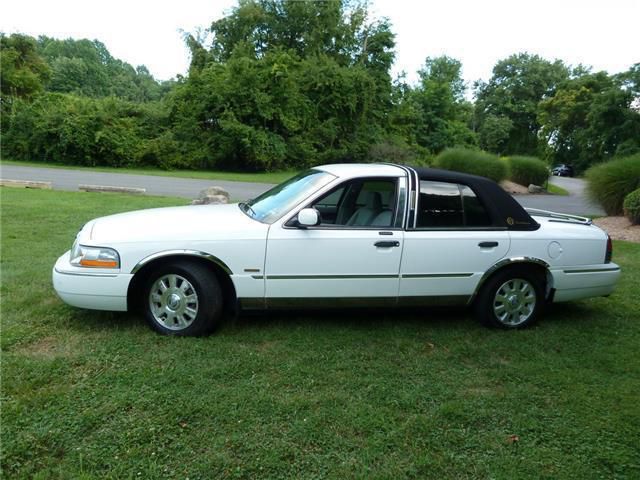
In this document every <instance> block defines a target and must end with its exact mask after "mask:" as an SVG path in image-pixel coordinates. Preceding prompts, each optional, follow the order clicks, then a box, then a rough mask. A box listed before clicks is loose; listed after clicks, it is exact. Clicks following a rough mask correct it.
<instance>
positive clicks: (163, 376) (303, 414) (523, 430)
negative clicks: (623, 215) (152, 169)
mask: <svg viewBox="0 0 640 480" xmlns="http://www.w3.org/2000/svg"><path fill="white" fill-rule="evenodd" d="M0 193H1V195H2V197H1V201H2V289H1V293H2V325H1V326H2V338H1V346H2V392H1V393H2V418H1V420H2V422H1V428H2V431H1V440H2V452H1V465H2V470H3V475H2V476H3V477H4V478H36V479H49V478H70V479H71V478H73V479H75V478H117V479H120V478H145V479H147V478H181V479H184V478H187V477H188V478H190V479H196V478H202V479H208V478H247V479H254V478H296V479H298V478H314V479H315V478H335V479H345V478H363V479H364V478H367V479H369V478H380V479H396V478H436V479H442V478H452V479H454V478H455V479H461V478H468V479H477V478H496V479H517V478H522V479H530V478H549V479H557V478H575V479H591V478H629V479H631V478H640V442H639V441H638V439H639V438H640V402H639V400H640V354H639V353H638V347H639V345H640V315H639V314H638V312H640V295H638V290H637V288H638V285H640V245H637V244H631V243H625V242H616V243H615V251H614V260H615V261H617V262H619V263H620V264H621V265H622V267H623V277H622V281H621V284H620V286H619V289H618V290H617V291H616V292H615V293H614V294H613V295H612V296H611V297H609V298H597V299H592V300H587V301H581V302H574V303H570V304H565V305H559V306H557V307H555V308H554V309H553V310H552V311H551V312H550V313H549V314H548V315H547V316H546V318H545V319H543V321H541V322H540V323H539V324H538V325H537V326H536V327H534V328H531V329H528V330H525V331H518V332H504V331H495V330H488V329H485V328H483V327H481V326H479V325H478V324H476V323H475V322H474V321H473V320H472V318H471V317H470V315H469V314H468V313H467V312H465V311H450V310H446V311H442V310H425V311H413V312H380V311H375V312H360V313H342V314H335V313H331V314H313V315H311V314H289V315H282V314H271V315H268V316H267V315H263V316H246V317H241V318H239V319H237V320H235V321H233V322H230V323H228V324H226V325H225V326H223V327H222V329H221V330H220V331H219V332H218V333H217V334H216V335H213V336H211V337H208V338H167V337H161V336H158V335H156V334H155V333H153V332H152V331H151V330H150V329H148V328H147V327H146V326H145V325H144V324H143V323H142V321H141V320H139V319H138V318H136V317H134V316H131V315H128V314H121V313H101V312H92V311H85V310H79V309H74V308H71V307H68V306H66V305H64V304H63V303H62V302H61V301H60V300H59V299H58V298H57V297H56V296H55V294H54V292H53V290H52V287H51V280H50V276H51V268H52V265H53V263H54V261H55V259H56V258H57V256H58V255H60V254H61V253H62V252H64V251H65V250H67V249H68V248H69V247H70V245H71V243H72V240H73V238H74V235H75V234H76V232H77V231H78V230H79V228H80V227H81V226H82V225H83V223H84V222H85V221H87V220H89V219H91V218H93V217H96V216H99V215H104V214H107V213H114V212H120V211H124V210H131V209H136V208H143V207H155V206H162V205H173V204H184V200H182V199H170V198H154V197H129V196H122V195H110V194H92V193H75V192H57V191H38V190H13V189H2V190H1V192H0ZM512 435H517V437H518V439H519V440H518V441H510V438H512V437H511V436H512Z"/></svg>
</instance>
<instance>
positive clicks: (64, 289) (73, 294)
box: [52, 252, 133, 312]
mask: <svg viewBox="0 0 640 480" xmlns="http://www.w3.org/2000/svg"><path fill="white" fill-rule="evenodd" d="M52 277H53V288H54V289H55V291H56V293H57V294H58V296H59V297H60V298H61V299H62V300H63V301H64V302H65V303H67V304H69V305H72V306H74V307H80V308H88V309H90V310H111V311H119V312H124V311H126V310H127V290H128V288H129V282H131V278H132V277H133V275H131V274H127V273H119V272H113V271H109V270H107V269H89V268H79V267H74V266H73V265H71V264H70V263H69V252H66V253H64V254H63V255H62V256H61V257H60V258H58V261H57V262H56V264H55V266H54V267H53V273H52Z"/></svg>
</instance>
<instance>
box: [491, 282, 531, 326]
mask: <svg viewBox="0 0 640 480" xmlns="http://www.w3.org/2000/svg"><path fill="white" fill-rule="evenodd" d="M535 307H536V290H535V288H533V285H531V283H529V282H528V281H527V280H523V279H522V278H514V279H511V280H508V281H506V282H504V283H503V284H502V285H501V286H500V288H498V290H497V291H496V296H495V298H494V299H493V313H494V314H495V316H496V318H497V319H498V320H499V321H500V322H502V323H503V324H505V325H509V326H516V325H520V324H521V323H523V322H526V321H527V320H528V319H529V317H531V315H533V310H534V309H535Z"/></svg>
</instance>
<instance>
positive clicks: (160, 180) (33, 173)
mask: <svg viewBox="0 0 640 480" xmlns="http://www.w3.org/2000/svg"><path fill="white" fill-rule="evenodd" d="M0 177H2V178H3V179H9V180H36V181H43V182H52V183H53V188H55V189H58V190H76V191H77V190H78V185H79V184H81V183H83V184H89V185H109V186H114V187H138V188H146V189H147V194H148V195H169V196H173V197H184V198H191V199H193V198H196V197H197V196H198V193H199V192H200V190H203V189H205V188H207V187H210V186H212V185H217V186H219V187H222V188H224V189H225V190H226V191H227V192H229V195H231V198H232V199H233V200H236V201H241V200H246V199H248V198H253V197H255V196H257V195H259V194H261V193H262V192H264V191H265V190H267V189H269V188H270V187H271V185H269V184H265V183H250V182H229V181H224V180H199V179H194V178H176V177H159V176H154V175H129V174H128V173H106V172H92V171H90V170H73V169H66V168H44V167H23V166H18V165H2V167H1V169H0Z"/></svg>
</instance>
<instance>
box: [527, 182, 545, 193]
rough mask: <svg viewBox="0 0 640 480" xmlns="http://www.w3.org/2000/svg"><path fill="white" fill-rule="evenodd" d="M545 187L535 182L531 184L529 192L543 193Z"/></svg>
mask: <svg viewBox="0 0 640 480" xmlns="http://www.w3.org/2000/svg"><path fill="white" fill-rule="evenodd" d="M543 192H544V188H543V187H541V186H540V185H534V184H533V183H532V184H530V185H529V193H543Z"/></svg>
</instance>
